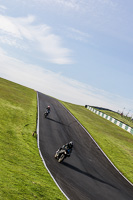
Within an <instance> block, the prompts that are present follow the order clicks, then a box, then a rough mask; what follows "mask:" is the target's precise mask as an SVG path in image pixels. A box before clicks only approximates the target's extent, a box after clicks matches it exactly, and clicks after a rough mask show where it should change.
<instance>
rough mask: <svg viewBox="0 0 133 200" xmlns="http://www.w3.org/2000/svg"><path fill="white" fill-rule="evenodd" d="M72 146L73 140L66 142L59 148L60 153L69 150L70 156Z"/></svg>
mask: <svg viewBox="0 0 133 200" xmlns="http://www.w3.org/2000/svg"><path fill="white" fill-rule="evenodd" d="M72 148H73V142H72V141H71V142H69V143H66V144H65V145H63V146H62V147H61V148H60V149H59V150H60V153H62V152H63V151H66V152H67V156H70V154H71V152H72Z"/></svg>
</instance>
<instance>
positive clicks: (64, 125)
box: [47, 117, 67, 126]
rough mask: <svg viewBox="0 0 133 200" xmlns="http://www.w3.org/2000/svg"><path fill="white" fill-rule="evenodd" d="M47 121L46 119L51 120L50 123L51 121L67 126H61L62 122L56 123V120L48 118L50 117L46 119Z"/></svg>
mask: <svg viewBox="0 0 133 200" xmlns="http://www.w3.org/2000/svg"><path fill="white" fill-rule="evenodd" d="M47 119H48V120H51V121H53V122H56V123H58V124H61V125H64V126H67V125H66V124H63V123H62V122H59V121H57V120H55V119H52V118H50V117H47Z"/></svg>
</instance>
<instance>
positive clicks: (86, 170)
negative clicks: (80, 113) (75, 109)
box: [38, 93, 133, 200]
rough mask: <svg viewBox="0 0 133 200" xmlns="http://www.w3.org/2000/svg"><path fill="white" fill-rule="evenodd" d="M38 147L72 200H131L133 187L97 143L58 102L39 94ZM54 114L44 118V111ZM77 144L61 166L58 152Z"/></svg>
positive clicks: (50, 169)
mask: <svg viewBox="0 0 133 200" xmlns="http://www.w3.org/2000/svg"><path fill="white" fill-rule="evenodd" d="M38 101H39V146H40V151H41V154H42V156H43V158H44V160H45V163H46V165H47V167H48V169H49V171H50V172H51V174H52V176H53V177H54V178H55V180H56V181H57V183H58V185H59V186H60V188H61V189H62V190H63V191H64V193H65V194H66V195H67V196H68V198H69V199H71V200H106V199H107V200H118V199H120V200H132V199H133V186H132V185H131V184H130V183H129V182H128V181H126V180H125V179H124V178H123V177H122V176H121V175H120V174H119V173H118V171H117V170H116V169H115V168H114V167H113V166H112V164H111V163H110V162H109V161H108V159H107V158H106V157H105V156H104V155H103V153H102V152H101V150H100V149H99V148H98V147H97V145H96V144H95V142H94V141H93V140H92V139H91V137H90V136H89V135H88V134H87V133H86V131H85V130H84V129H83V128H82V127H81V126H80V125H79V123H78V122H77V121H76V120H75V119H74V117H73V116H72V115H70V113H69V112H68V111H67V110H66V109H65V108H64V107H63V106H62V105H61V104H60V102H58V101H57V100H56V99H54V98H52V97H49V96H47V95H44V94H42V93H38ZM48 105H50V107H51V113H50V115H49V116H48V118H47V119H46V118H44V111H45V108H46V107H47V106H48ZM71 140H72V141H73V142H74V149H73V152H72V155H71V157H70V158H67V159H65V160H64V162H63V163H62V164H59V163H58V162H57V160H55V158H54V155H55V152H56V150H57V149H58V148H59V147H61V146H62V145H63V144H65V143H67V142H69V141H71Z"/></svg>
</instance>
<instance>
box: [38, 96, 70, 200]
mask: <svg viewBox="0 0 133 200" xmlns="http://www.w3.org/2000/svg"><path fill="white" fill-rule="evenodd" d="M37 107H38V119H37V146H38V149H39V154H40V157H41V159H42V161H43V164H44V166H45V168H46V169H47V171H48V173H49V174H50V176H51V177H52V179H53V181H54V182H55V184H56V185H57V187H58V188H59V189H60V191H61V192H62V193H63V195H64V196H65V197H66V198H67V199H68V200H70V199H69V198H68V197H67V195H66V194H65V193H64V192H63V190H62V189H61V188H60V186H59V185H58V183H57V182H56V180H55V179H54V177H53V175H52V174H51V172H50V170H49V169H48V167H47V165H46V163H45V161H44V158H43V156H42V153H41V150H40V146H39V101H38V92H37Z"/></svg>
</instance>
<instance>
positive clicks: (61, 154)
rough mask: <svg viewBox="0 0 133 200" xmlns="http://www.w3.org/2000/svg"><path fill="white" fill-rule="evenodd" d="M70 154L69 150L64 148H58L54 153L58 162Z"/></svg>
mask: <svg viewBox="0 0 133 200" xmlns="http://www.w3.org/2000/svg"><path fill="white" fill-rule="evenodd" d="M69 156H70V152H69V150H64V149H61V150H60V149H58V150H57V151H56V153H55V158H56V159H57V161H58V162H59V163H61V162H63V160H64V159H65V158H66V157H69Z"/></svg>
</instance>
